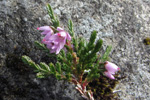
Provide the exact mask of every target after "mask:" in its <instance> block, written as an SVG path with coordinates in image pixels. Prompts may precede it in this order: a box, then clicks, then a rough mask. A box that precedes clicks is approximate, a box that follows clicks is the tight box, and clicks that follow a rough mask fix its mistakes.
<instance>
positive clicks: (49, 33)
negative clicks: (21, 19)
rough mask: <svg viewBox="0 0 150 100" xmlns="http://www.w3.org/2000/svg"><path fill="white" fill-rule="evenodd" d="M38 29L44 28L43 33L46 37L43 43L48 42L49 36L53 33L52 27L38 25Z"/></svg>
mask: <svg viewBox="0 0 150 100" xmlns="http://www.w3.org/2000/svg"><path fill="white" fill-rule="evenodd" d="M37 29H38V30H43V32H42V33H41V34H42V35H45V37H44V38H43V40H42V43H44V44H46V42H47V41H48V40H49V38H50V37H51V35H52V34H53V30H52V29H51V28H50V26H42V27H38V28H37Z"/></svg>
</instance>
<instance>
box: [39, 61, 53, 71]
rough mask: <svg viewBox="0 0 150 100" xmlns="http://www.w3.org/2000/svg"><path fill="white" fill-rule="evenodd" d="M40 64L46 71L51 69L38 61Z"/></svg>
mask: <svg viewBox="0 0 150 100" xmlns="http://www.w3.org/2000/svg"><path fill="white" fill-rule="evenodd" d="M40 66H41V68H43V69H44V70H46V71H51V70H50V67H49V66H48V65H47V64H46V63H44V62H40Z"/></svg>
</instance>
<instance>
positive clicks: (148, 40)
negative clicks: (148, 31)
mask: <svg viewBox="0 0 150 100" xmlns="http://www.w3.org/2000/svg"><path fill="white" fill-rule="evenodd" d="M143 43H144V44H145V45H150V38H149V37H147V38H145V39H144V40H143Z"/></svg>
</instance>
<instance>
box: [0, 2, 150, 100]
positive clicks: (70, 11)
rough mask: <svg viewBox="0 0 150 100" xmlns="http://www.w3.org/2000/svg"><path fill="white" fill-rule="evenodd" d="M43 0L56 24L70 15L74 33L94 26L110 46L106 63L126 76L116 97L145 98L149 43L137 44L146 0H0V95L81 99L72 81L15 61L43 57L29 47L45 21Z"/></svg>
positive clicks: (11, 99)
mask: <svg viewBox="0 0 150 100" xmlns="http://www.w3.org/2000/svg"><path fill="white" fill-rule="evenodd" d="M47 3H50V4H51V6H52V8H54V11H55V12H56V13H57V14H58V17H59V18H60V21H61V26H63V27H66V25H67V22H68V19H72V20H73V22H74V30H75V33H76V34H77V35H83V36H84V37H85V38H86V39H87V40H88V39H89V36H90V34H91V32H92V31H93V30H96V31H98V37H97V39H98V38H102V39H103V40H104V48H105V46H106V45H112V46H113V50H112V53H111V55H110V56H111V59H112V62H114V63H116V64H117V65H119V66H120V67H121V72H122V74H124V75H126V76H127V77H126V79H124V80H122V81H121V82H120V83H119V84H118V86H117V87H116V89H117V90H121V92H118V95H119V98H120V99H123V100H131V99H138V100H149V99H150V94H149V93H150V81H149V80H150V78H149V76H150V47H149V46H146V45H144V44H143V43H142V41H143V39H145V37H150V30H149V27H150V23H149V22H150V20H149V17H150V1H149V0H82V1H81V0H50V1H49V0H43V1H39V0H32V1H31V0H13V1H11V0H0V84H1V85H0V100H32V99H34V100H54V99H55V100H80V99H82V97H81V96H80V94H79V93H78V92H77V91H76V90H75V89H74V88H75V87H74V86H73V85H71V84H69V83H66V82H64V81H57V80H55V78H53V77H52V76H51V77H48V78H46V79H37V78H36V77H35V73H34V72H33V69H32V68H30V67H29V66H27V65H24V64H22V62H21V60H20V57H21V56H22V55H24V54H26V55H28V56H30V57H31V58H32V59H33V60H34V61H36V62H37V63H38V62H40V61H43V60H45V59H47V57H46V54H45V53H41V51H39V50H36V48H35V47H34V41H35V40H38V41H41V35H40V32H39V31H37V30H36V28H37V27H39V26H43V25H50V22H49V20H50V19H49V16H48V14H47V11H46V4H47ZM49 61H52V62H54V61H55V60H53V59H47V62H49ZM63 82H64V83H63ZM60 87H62V88H60Z"/></svg>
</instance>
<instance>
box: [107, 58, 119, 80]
mask: <svg viewBox="0 0 150 100" xmlns="http://www.w3.org/2000/svg"><path fill="white" fill-rule="evenodd" d="M105 69H106V70H107V71H105V72H104V74H105V75H106V76H107V77H108V78H110V79H115V78H114V76H113V75H114V74H115V72H117V71H119V70H120V68H119V67H118V66H117V65H115V64H114V63H111V62H109V61H106V62H105Z"/></svg>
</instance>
